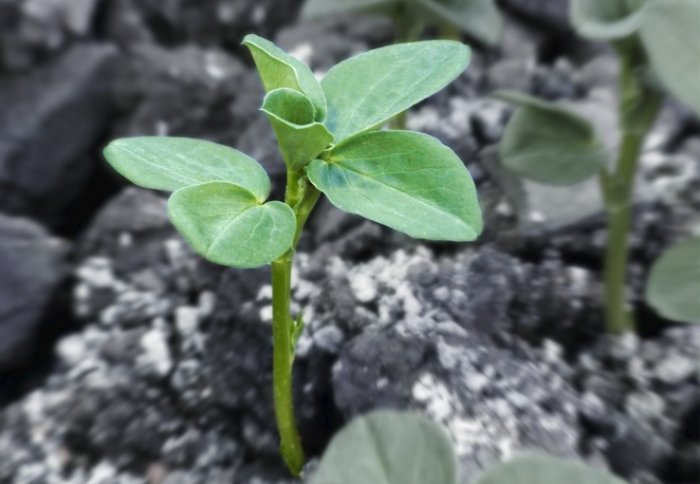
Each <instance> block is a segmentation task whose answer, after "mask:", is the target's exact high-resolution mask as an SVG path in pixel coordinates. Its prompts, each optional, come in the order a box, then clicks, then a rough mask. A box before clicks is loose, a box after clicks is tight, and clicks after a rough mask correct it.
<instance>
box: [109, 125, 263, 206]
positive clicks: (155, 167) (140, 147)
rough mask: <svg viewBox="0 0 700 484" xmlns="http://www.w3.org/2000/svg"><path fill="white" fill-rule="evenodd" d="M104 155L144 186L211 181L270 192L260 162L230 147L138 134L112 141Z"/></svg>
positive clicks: (157, 187) (171, 188) (159, 187)
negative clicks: (140, 135) (225, 182)
mask: <svg viewBox="0 0 700 484" xmlns="http://www.w3.org/2000/svg"><path fill="white" fill-rule="evenodd" d="M104 156H105V158H106V159H107V161H108V162H109V164H110V165H112V167H114V169H115V170H117V171H118V172H119V173H121V174H122V175H123V176H125V177H126V178H128V179H129V180H130V181H131V182H132V183H135V184H136V185H139V186H142V187H144V188H153V189H155V190H166V191H175V190H178V189H180V188H184V187H187V186H191V185H197V184H200V183H205V182H210V181H227V182H230V183H234V184H236V185H240V186H242V187H245V188H246V189H247V190H249V191H250V192H251V193H253V194H254V195H255V196H256V197H257V198H258V199H260V200H265V199H266V198H267V196H268V195H269V194H270V179H269V178H268V176H267V173H265V170H264V169H263V167H262V166H260V164H259V163H258V162H257V161H255V160H254V159H252V158H250V157H249V156H247V155H245V154H243V153H241V152H240V151H237V150H234V149H233V148H229V147H228V146H223V145H219V144H216V143H211V142H209V141H202V140H197V139H189V138H169V137H155V136H146V137H137V138H121V139H117V140H114V141H112V142H111V143H110V144H108V145H107V147H106V148H105V149H104Z"/></svg>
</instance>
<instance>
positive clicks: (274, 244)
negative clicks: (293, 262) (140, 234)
mask: <svg viewBox="0 0 700 484" xmlns="http://www.w3.org/2000/svg"><path fill="white" fill-rule="evenodd" d="M168 214H169V216H170V220H171V221H172V223H173V225H175V227H176V228H177V230H178V231H179V232H180V233H181V234H182V236H183V237H184V238H185V240H187V242H188V243H189V244H190V245H191V246H192V248H193V249H194V251H195V252H197V253H198V254H200V255H202V256H203V257H205V258H206V259H208V260H210V261H212V262H215V263H217V264H221V265H225V266H231V267H240V268H244V269H245V268H253V267H260V266H263V265H265V264H269V263H270V262H272V261H273V260H275V259H277V258H278V257H279V256H281V255H282V254H284V253H285V252H286V251H287V250H289V249H290V248H291V247H292V242H293V239H294V232H295V231H296V220H295V217H294V212H292V209H291V208H289V206H287V205H286V204H284V203H282V202H268V203H265V204H262V205H261V204H260V203H259V201H258V200H257V199H256V198H255V196H254V195H253V194H252V193H250V192H249V191H247V190H246V189H244V188H242V187H240V186H238V185H233V184H231V183H225V182H210V183H203V184H201V185H194V186H191V187H187V188H182V189H180V190H178V191H176V192H175V193H173V194H172V195H171V196H170V200H168Z"/></svg>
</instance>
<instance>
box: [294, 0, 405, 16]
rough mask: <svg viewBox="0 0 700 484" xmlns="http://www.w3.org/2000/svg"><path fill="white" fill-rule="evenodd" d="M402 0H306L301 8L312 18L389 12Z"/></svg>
mask: <svg viewBox="0 0 700 484" xmlns="http://www.w3.org/2000/svg"><path fill="white" fill-rule="evenodd" d="M401 1H402V0H334V1H330V0H306V2H305V3H304V7H303V8H302V10H301V16H302V18H307V19H312V18H317V17H323V16H325V15H333V14H340V13H353V12H358V13H374V12H387V11H390V10H391V8H392V7H395V6H397V5H399V4H400V3H401Z"/></svg>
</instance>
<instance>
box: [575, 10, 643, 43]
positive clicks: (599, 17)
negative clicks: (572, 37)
mask: <svg viewBox="0 0 700 484" xmlns="http://www.w3.org/2000/svg"><path fill="white" fill-rule="evenodd" d="M638 7H639V5H638V1H634V0H572V2H571V7H570V17H571V23H572V24H573V26H574V28H575V29H576V31H577V32H578V33H579V35H581V36H582V37H586V38H589V39H592V40H601V41H608V40H617V39H622V38H624V37H629V36H630V35H632V34H634V33H635V32H637V30H639V27H640V24H641V12H640V10H639V9H638Z"/></svg>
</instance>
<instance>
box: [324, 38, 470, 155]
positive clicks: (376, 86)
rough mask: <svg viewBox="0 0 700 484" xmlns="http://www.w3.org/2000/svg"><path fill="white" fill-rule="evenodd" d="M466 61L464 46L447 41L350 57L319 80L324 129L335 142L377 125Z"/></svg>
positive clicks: (421, 96)
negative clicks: (324, 111)
mask: <svg viewBox="0 0 700 484" xmlns="http://www.w3.org/2000/svg"><path fill="white" fill-rule="evenodd" d="M469 58H470V50H469V47H467V46H466V45H464V44H461V43H459V42H453V41H448V40H431V41H424V42H415V43H409V44H397V45H392V46H389V47H382V48H380V49H375V50H372V51H369V52H365V53H364V54H360V55H357V56H355V57H351V58H350V59H347V60H345V61H343V62H341V63H340V64H337V65H336V66H335V67H333V68H332V69H331V70H330V71H328V74H326V76H325V77H324V78H323V80H322V81H321V87H322V88H323V92H324V93H325V95H326V99H327V101H328V118H327V120H326V126H327V127H328V129H329V130H330V131H331V133H333V135H334V136H335V139H336V141H337V142H341V141H343V140H345V139H346V138H349V137H350V136H353V135H355V134H357V133H360V132H362V131H366V130H369V129H372V128H374V127H377V126H379V125H381V124H382V123H384V122H385V121H387V120H389V119H391V118H392V117H394V116H396V115H397V114H399V113H401V112H403V111H405V110H406V109H408V108H410V107H411V106H413V105H414V104H416V103H418V102H420V101H422V100H423V99H425V98H427V97H428V96H430V95H432V94H434V93H435V92H437V91H439V90H440V89H442V88H443V87H445V86H446V85H447V84H449V83H450V82H452V81H453V80H454V79H455V78H456V77H457V76H459V75H460V74H461V73H462V72H463V71H464V69H465V68H466V67H467V64H468V63H469Z"/></svg>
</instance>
